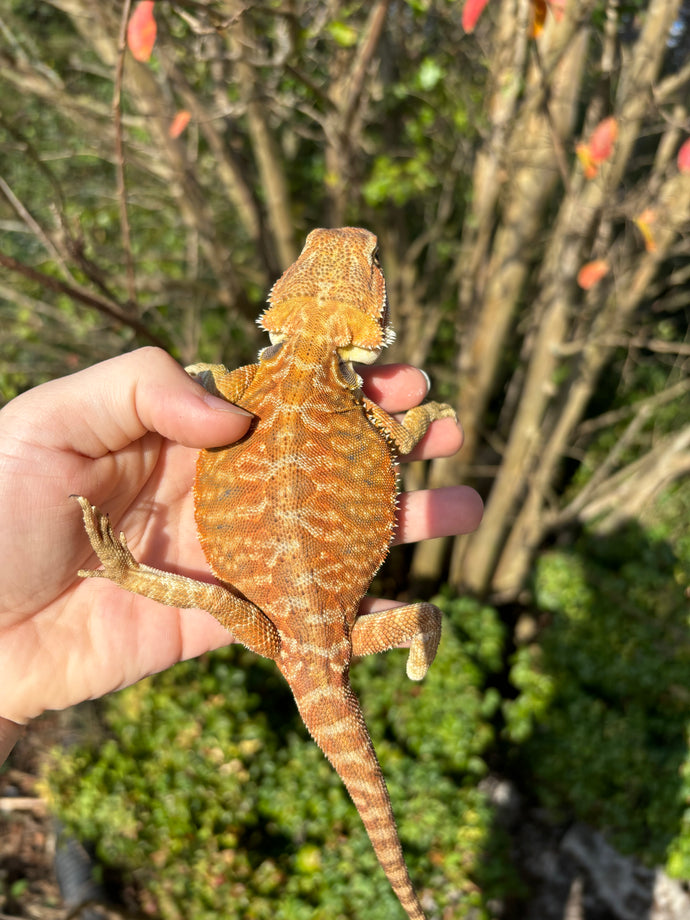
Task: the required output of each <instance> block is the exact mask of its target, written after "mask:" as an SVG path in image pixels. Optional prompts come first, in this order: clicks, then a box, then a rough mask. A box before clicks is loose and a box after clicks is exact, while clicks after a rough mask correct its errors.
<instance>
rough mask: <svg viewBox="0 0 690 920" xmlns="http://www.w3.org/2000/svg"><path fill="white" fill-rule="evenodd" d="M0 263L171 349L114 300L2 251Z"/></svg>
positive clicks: (168, 344) (152, 341) (162, 346)
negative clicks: (99, 295) (69, 282)
mask: <svg viewBox="0 0 690 920" xmlns="http://www.w3.org/2000/svg"><path fill="white" fill-rule="evenodd" d="M0 265H3V266H4V267H5V268H7V269H9V270H10V271H14V272H17V273H18V274H20V275H23V276H24V277H25V278H28V279H29V280H30V281H35V282H37V283H38V284H40V285H42V286H43V287H44V288H47V289H48V290H50V291H55V292H56V293H58V294H65V295H67V297H71V298H72V300H76V301H78V302H79V303H83V304H85V305H86V306H87V307H93V309H95V310H98V311H99V312H100V313H103V314H104V315H105V316H108V317H110V318H111V319H115V320H117V321H118V322H120V323H122V324H123V325H124V326H128V327H129V328H130V329H131V330H132V331H133V332H136V333H137V335H140V336H142V338H145V339H146V340H147V341H148V342H150V343H151V344H152V345H157V346H158V347H159V348H165V349H166V350H170V343H169V342H164V341H163V340H162V339H161V338H159V337H158V336H157V335H156V334H155V333H153V332H151V331H150V330H149V329H148V328H147V327H146V326H145V325H144V324H143V323H142V322H140V321H139V320H138V319H137V318H136V317H133V316H131V315H130V314H129V313H128V312H127V311H126V310H124V309H123V308H122V307H121V306H120V305H119V304H117V303H114V302H113V301H109V300H105V299H104V298H102V297H97V296H96V295H95V294H92V293H91V292H90V291H86V290H84V289H83V288H81V287H80V286H78V285H76V284H66V283H65V282H64V281H60V280H58V279H57V278H53V276H52V275H46V274H45V272H41V271H38V270H37V269H35V268H31V266H29V265H25V264H24V263H23V262H20V261H19V260H18V259H14V258H12V256H8V255H5V254H4V253H2V252H0Z"/></svg>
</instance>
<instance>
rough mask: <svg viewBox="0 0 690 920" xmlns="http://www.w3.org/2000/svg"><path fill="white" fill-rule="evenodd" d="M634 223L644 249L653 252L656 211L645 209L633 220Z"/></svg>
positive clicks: (654, 247) (654, 246)
mask: <svg viewBox="0 0 690 920" xmlns="http://www.w3.org/2000/svg"><path fill="white" fill-rule="evenodd" d="M634 223H635V226H636V227H637V229H638V230H639V231H640V233H641V234H642V238H643V240H644V248H645V249H646V250H647V252H655V251H656V240H655V238H654V224H655V223H656V211H655V210H654V208H645V209H644V211H642V213H641V214H638V215H637V217H635V218H634Z"/></svg>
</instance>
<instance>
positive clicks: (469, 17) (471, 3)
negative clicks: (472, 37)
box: [462, 0, 489, 32]
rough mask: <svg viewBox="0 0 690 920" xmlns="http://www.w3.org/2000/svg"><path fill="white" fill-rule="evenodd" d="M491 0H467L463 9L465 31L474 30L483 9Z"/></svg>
mask: <svg viewBox="0 0 690 920" xmlns="http://www.w3.org/2000/svg"><path fill="white" fill-rule="evenodd" d="M488 2H489V0H465V5H464V7H463V9H462V27H463V29H464V30H465V32H473V31H474V27H475V26H476V25H477V20H478V19H479V17H480V16H481V14H482V10H483V9H484V7H485V6H486V4H487V3H488Z"/></svg>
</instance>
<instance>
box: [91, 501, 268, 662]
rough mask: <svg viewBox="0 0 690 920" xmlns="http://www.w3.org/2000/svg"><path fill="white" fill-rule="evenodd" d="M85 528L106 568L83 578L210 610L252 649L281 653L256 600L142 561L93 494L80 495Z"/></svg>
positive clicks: (174, 604) (161, 600) (165, 601)
mask: <svg viewBox="0 0 690 920" xmlns="http://www.w3.org/2000/svg"><path fill="white" fill-rule="evenodd" d="M75 498H76V499H77V501H78V502H79V504H80V506H81V510H82V514H83V516H84V527H85V528H86V532H87V534H88V537H89V541H90V542H91V546H92V548H93V551H94V552H95V553H96V555H97V556H98V558H99V559H100V561H101V563H102V564H103V568H102V569H86V570H85V569H81V570H80V571H79V575H80V576H81V577H82V578H107V579H109V580H110V581H112V582H114V583H115V584H116V585H119V587H121V588H124V589H125V590H126V591H131V592H132V593H133V594H141V595H143V596H144V597H150V598H151V599H152V600H154V601H158V603H160V604H166V605H167V606H169V607H180V608H192V607H194V608H199V609H201V610H207V611H208V612H209V613H210V614H211V615H212V616H214V617H215V618H216V619H217V620H218V622H219V623H221V624H222V625H223V626H225V628H226V629H228V630H230V632H232V634H233V636H234V637H235V638H236V639H237V640H238V641H239V642H241V643H242V644H243V645H246V647H247V648H249V649H251V651H253V652H256V653H257V654H259V655H263V656H264V657H265V658H276V657H277V655H278V652H279V650H280V637H279V635H278V631H277V629H276V628H275V626H274V625H273V623H272V622H271V620H269V618H268V617H267V616H266V615H265V614H264V613H263V612H262V611H261V610H260V609H259V608H258V607H256V606H254V604H252V603H250V602H249V601H247V600H245V599H244V598H241V597H237V596H236V595H235V594H233V593H232V591H230V590H229V589H228V588H226V587H224V586H223V585H221V584H206V583H205V582H203V581H196V580H195V579H193V578H187V577H185V576H184V575H175V574H174V573H173V572H164V571H162V570H161V569H154V568H152V567H151V566H148V565H143V564H142V563H140V562H137V560H136V559H135V558H134V556H133V555H132V553H131V552H130V550H129V547H128V546H127V540H126V539H125V535H124V534H123V533H121V534H120V537H119V539H118V538H117V537H116V536H115V534H114V532H113V529H112V526H111V524H110V520H109V519H108V516H107V515H105V514H102V513H101V512H100V511H99V510H98V508H96V507H94V506H93V505H92V504H91V503H90V502H89V501H88V499H86V498H84V496H82V495H76V496H75Z"/></svg>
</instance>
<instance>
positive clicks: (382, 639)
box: [78, 227, 455, 920]
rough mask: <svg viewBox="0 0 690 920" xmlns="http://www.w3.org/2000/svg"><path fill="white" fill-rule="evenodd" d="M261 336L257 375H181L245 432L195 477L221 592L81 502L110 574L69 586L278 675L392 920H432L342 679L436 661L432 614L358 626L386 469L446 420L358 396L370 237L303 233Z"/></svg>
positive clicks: (385, 530) (379, 550)
mask: <svg viewBox="0 0 690 920" xmlns="http://www.w3.org/2000/svg"><path fill="white" fill-rule="evenodd" d="M258 322H259V325H260V326H261V327H262V328H263V329H264V330H265V331H267V332H268V333H269V336H270V341H271V345H270V346H269V347H267V348H264V349H263V350H262V351H261V352H260V353H259V359H258V363H256V364H251V365H247V366H245V367H241V368H239V369H237V370H233V371H228V370H227V369H226V368H225V367H223V366H222V365H207V364H198V365H193V366H192V367H189V368H187V371H188V372H189V373H190V374H192V375H193V376H194V377H195V378H196V379H197V380H198V381H199V382H200V383H201V384H202V385H203V386H204V387H205V388H206V389H207V390H209V391H210V392H212V393H214V394H216V395H220V396H222V397H224V398H225V399H227V400H229V401H230V402H233V403H236V404H237V405H238V406H241V407H243V408H244V409H246V410H248V411H249V412H251V413H252V414H253V415H254V417H255V420H254V422H253V425H252V427H251V428H250V431H249V433H248V434H247V435H246V436H245V437H244V438H243V439H242V440H240V441H239V442H237V443H234V444H231V445H230V446H228V447H226V448H224V449H220V450H218V449H214V450H202V451H200V453H199V456H198V460H197V466H196V475H195V480H194V504H195V517H196V524H197V530H198V535H199V539H200V541H201V545H202V548H203V551H204V554H205V556H206V559H207V561H208V564H209V566H210V569H211V571H212V573H213V575H214V576H215V579H216V581H215V583H213V584H206V583H205V582H200V581H196V580H194V579H192V578H187V577H184V576H181V575H177V574H173V573H170V572H163V571H160V570H157V569H154V568H151V567H149V566H147V565H144V564H142V563H139V562H137V561H136V560H135V559H134V557H133V556H132V554H131V552H130V551H129V549H128V547H127V543H126V539H125V536H124V534H120V536H119V539H118V538H117V537H116V536H115V534H114V532H113V530H112V527H111V525H110V522H109V520H108V517H107V516H106V515H104V514H102V513H101V512H100V511H99V510H98V509H97V508H95V507H93V506H92V505H91V504H90V502H89V501H88V500H87V499H86V498H84V497H83V496H80V497H78V501H79V503H80V505H81V508H82V512H83V517H84V524H85V527H86V531H87V533H88V536H89V539H90V541H91V545H92V547H93V550H94V552H95V553H96V555H97V556H98V558H99V560H100V562H101V563H102V565H103V568H102V569H98V570H92V571H83V570H82V571H80V572H79V574H80V575H81V576H82V577H85V578H87V577H89V578H108V579H110V580H111V581H113V582H115V583H116V584H117V585H119V586H121V587H122V588H124V589H126V590H127V591H132V592H134V593H136V594H142V595H145V596H147V597H150V598H153V599H154V600H156V601H159V602H160V603H162V604H168V605H170V606H173V607H178V608H201V609H203V610H206V611H208V612H209V613H210V614H212V615H213V616H214V617H215V618H216V619H217V620H219V622H220V623H222V624H223V625H224V626H225V627H227V629H228V630H230V631H231V632H232V634H233V636H234V637H235V638H236V639H237V640H238V641H239V642H241V643H243V644H244V645H245V646H246V647H247V648H249V649H251V650H252V651H254V652H256V653H258V654H259V655H264V656H265V657H267V658H271V659H273V660H274V661H275V662H276V664H277V666H278V668H279V669H280V671H281V672H282V674H283V675H284V677H285V679H286V680H287V682H288V684H289V685H290V688H291V690H292V693H293V695H294V698H295V701H296V703H297V707H298V709H299V712H300V715H301V717H302V719H303V721H304V724H305V725H306V727H307V729H308V730H309V732H310V733H311V735H312V736H313V738H314V740H315V741H316V743H317V744H318V745H319V747H320V748H321V749H322V751H323V752H324V754H325V755H326V757H327V758H328V759H329V760H330V762H331V764H332V765H333V767H334V768H335V769H336V771H337V772H338V774H339V775H340V777H341V779H342V781H343V783H344V784H345V786H346V788H347V790H348V792H349V794H350V796H351V797H352V799H353V801H354V803H355V806H356V807H357V810H358V811H359V814H360V816H361V819H362V821H363V823H364V826H365V828H366V831H367V833H368V835H369V838H370V840H371V843H372V846H373V848H374V851H375V853H376V856H377V857H378V860H379V862H380V864H381V866H382V868H383V870H384V872H385V873H386V876H387V877H388V880H389V882H390V884H391V886H392V888H393V890H394V892H395V894H396V895H397V897H398V899H399V901H400V903H401V905H402V907H403V908H404V910H405V911H406V913H407V915H408V917H409V918H411V920H424V916H425V915H424V911H423V909H422V906H421V904H420V901H419V898H418V897H417V894H416V893H415V890H414V888H413V886H412V883H411V882H410V878H409V875H408V871H407V867H406V865H405V860H404V857H403V853H402V848H401V845H400V840H399V838H398V832H397V828H396V825H395V819H394V817H393V811H392V809H391V803H390V798H389V795H388V791H387V788H386V784H385V781H384V778H383V774H382V772H381V768H380V766H379V763H378V760H377V758H376V754H375V752H374V747H373V745H372V742H371V738H370V737H369V732H368V730H367V727H366V725H365V722H364V717H363V715H362V710H361V708H360V705H359V702H358V700H357V698H356V696H355V695H354V693H353V691H352V689H351V686H350V678H349V670H350V662H351V659H352V657H353V655H355V656H359V655H368V654H371V653H374V652H382V651H385V650H387V649H390V648H393V647H395V646H399V645H402V644H405V643H409V644H410V652H409V657H408V662H407V674H408V676H409V677H410V678H411V679H412V680H420V679H421V678H422V677H423V676H424V674H425V673H426V671H427V668H428V667H429V665H430V664H431V662H432V660H433V658H434V656H435V654H436V649H437V646H438V642H439V639H440V634H441V614H440V611H439V610H438V609H437V608H436V607H434V606H432V605H431V604H428V603H416V604H408V605H406V606H402V607H396V608H394V609H392V610H386V611H383V612H379V613H373V614H368V615H365V616H360V615H359V614H358V608H359V604H360V601H361V599H362V597H363V595H364V594H365V593H366V591H367V589H368V587H369V585H370V584H371V580H372V578H373V576H374V574H375V573H376V571H377V570H378V568H379V567H380V565H381V563H382V562H383V560H384V558H385V556H386V554H387V552H388V548H389V546H390V544H391V540H392V538H393V533H394V529H395V524H396V503H397V485H396V459H397V457H398V455H399V454H407V453H409V451H410V450H412V448H413V447H414V446H415V445H416V444H417V442H418V441H419V440H420V439H421V437H422V436H423V435H424V433H425V432H426V430H427V428H428V427H429V425H430V424H431V422H433V421H434V420H435V419H440V418H447V417H451V418H454V417H455V412H454V411H453V409H452V408H451V407H450V406H447V405H443V404H439V403H435V402H429V403H426V404H424V405H421V406H417V407H415V408H413V409H411V410H410V411H408V412H407V413H406V415H405V416H404V417H403V419H402V421H397V420H396V419H395V418H393V417H392V416H390V415H388V414H387V413H386V412H384V411H383V410H382V409H381V408H380V407H379V406H378V405H376V404H375V403H374V402H372V401H371V400H370V399H368V398H367V397H366V396H364V395H363V393H362V390H361V385H362V381H361V378H360V377H359V376H358V375H357V373H356V372H355V370H354V369H353V362H362V363H365V364H370V363H372V362H373V361H375V360H376V358H377V357H378V355H379V353H380V352H381V349H382V348H383V347H384V346H385V345H387V344H389V343H390V342H391V341H392V339H393V332H392V329H391V327H390V323H389V315H388V300H387V296H386V285H385V280H384V276H383V272H382V270H381V266H380V263H379V259H378V248H377V241H376V237H375V236H374V235H373V234H372V233H369V232H368V231H367V230H363V229H359V228H353V227H345V228H342V229H339V230H323V229H322V230H314V231H313V232H312V233H310V234H309V236H308V237H307V240H306V243H305V246H304V249H303V250H302V253H301V255H300V256H299V258H298V259H297V261H296V262H295V263H294V264H293V265H291V266H290V268H288V269H287V271H285V273H284V274H283V275H282V276H281V277H280V278H279V280H278V281H277V282H276V283H275V285H274V286H273V288H272V291H271V294H270V296H269V307H268V309H267V310H266V311H265V312H264V313H263V314H262V316H261V317H260V318H259V320H258Z"/></svg>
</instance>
